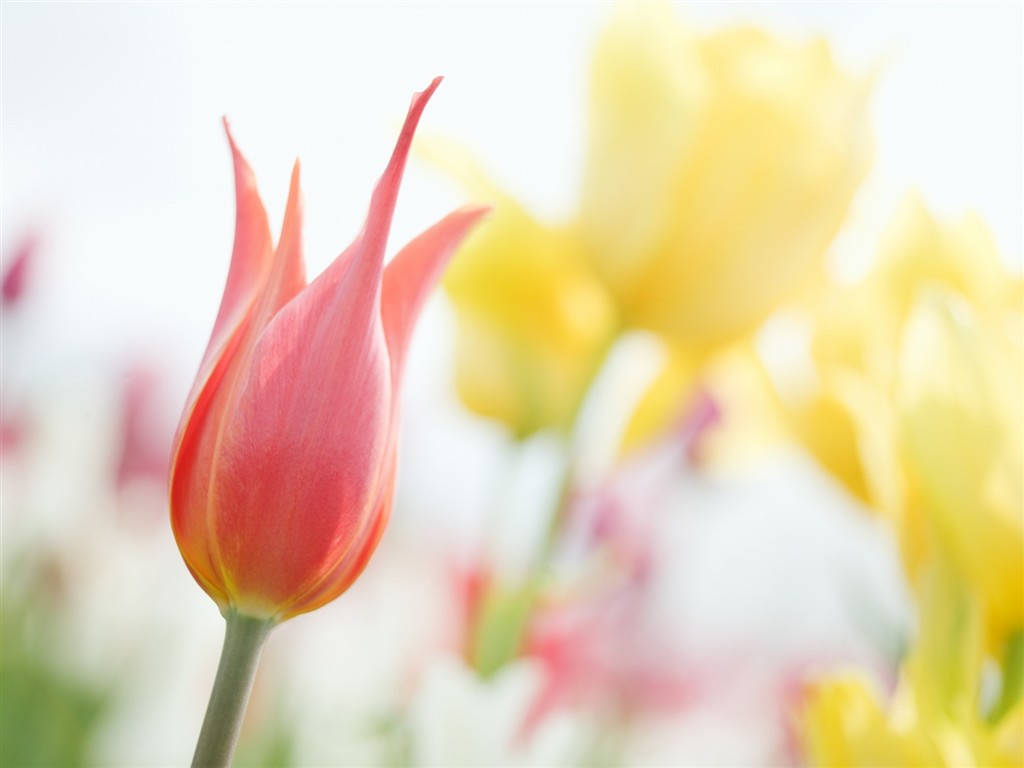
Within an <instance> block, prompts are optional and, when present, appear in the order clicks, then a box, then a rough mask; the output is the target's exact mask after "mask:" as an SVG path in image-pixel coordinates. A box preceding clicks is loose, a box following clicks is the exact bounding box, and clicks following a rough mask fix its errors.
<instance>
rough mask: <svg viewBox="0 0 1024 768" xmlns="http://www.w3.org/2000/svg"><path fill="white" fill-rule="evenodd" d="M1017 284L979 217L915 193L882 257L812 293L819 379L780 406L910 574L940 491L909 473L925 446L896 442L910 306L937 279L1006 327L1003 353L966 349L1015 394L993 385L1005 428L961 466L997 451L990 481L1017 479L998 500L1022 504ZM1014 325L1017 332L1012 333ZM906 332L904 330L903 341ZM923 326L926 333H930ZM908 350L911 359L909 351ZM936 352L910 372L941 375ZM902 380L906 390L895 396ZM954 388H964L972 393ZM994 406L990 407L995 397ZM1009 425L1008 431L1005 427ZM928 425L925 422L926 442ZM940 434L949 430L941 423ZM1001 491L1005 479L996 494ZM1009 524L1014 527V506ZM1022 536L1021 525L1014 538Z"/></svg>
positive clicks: (984, 317) (921, 553) (913, 353)
mask: <svg viewBox="0 0 1024 768" xmlns="http://www.w3.org/2000/svg"><path fill="white" fill-rule="evenodd" d="M1019 285H1020V283H1019V280H1018V279H1017V278H1014V277H1013V276H1011V275H1010V274H1009V273H1008V271H1007V270H1006V268H1005V267H1004V266H1003V265H1002V263H1001V262H1000V259H999V255H998V253H997V250H996V248H995V244H994V241H993V239H992V236H991V234H990V232H989V230H988V229H987V228H986V227H985V225H984V223H983V222H981V220H980V219H978V218H977V217H976V216H973V215H968V216H965V217H963V218H962V219H961V220H959V221H957V222H954V223H948V224H947V223H943V222H939V221H937V220H936V219H935V218H934V217H932V215H931V214H930V213H929V212H928V211H927V209H926V208H925V207H924V205H923V204H922V203H921V202H920V200H919V199H918V198H917V197H916V196H911V197H910V198H908V200H907V202H906V203H905V204H904V206H903V207H902V209H901V211H900V212H899V213H898V215H897V216H896V218H895V219H894V221H893V223H892V225H891V226H890V228H889V230H888V232H887V235H886V237H885V240H884V242H883V245H882V247H881V249H880V254H879V259H878V261H877V262H876V264H875V265H874V267H873V268H872V270H871V272H870V273H869V274H868V275H867V277H866V278H865V279H864V280H863V281H862V282H861V283H859V284H857V285H855V286H852V287H845V288H835V289H833V290H831V291H829V292H828V293H827V294H826V295H824V296H823V297H822V298H821V299H820V301H819V307H818V311H817V314H816V317H815V320H814V322H815V327H814V332H813V338H812V342H811V358H812V361H813V366H814V372H815V376H816V382H814V384H815V386H814V387H812V391H811V393H810V395H802V396H798V397H796V398H793V397H788V396H787V393H785V392H782V393H780V394H781V397H780V400H781V402H782V404H783V409H784V410H785V412H786V413H787V415H788V418H789V421H790V424H791V426H792V428H793V431H794V433H795V434H796V436H797V437H798V439H800V440H801V441H802V442H803V444H804V445H805V447H807V449H808V450H809V451H810V452H811V453H812V454H813V455H814V456H815V457H816V458H818V460H819V462H820V463H821V465H822V466H823V467H824V468H825V469H826V470H827V471H829V472H830V473H832V474H833V476H835V477H836V478H837V479H838V480H839V481H840V482H842V483H843V484H844V485H845V486H846V487H847V488H848V489H849V490H850V491H851V492H852V493H853V494H854V495H855V496H856V497H858V498H860V499H861V500H862V501H863V502H864V503H865V504H866V505H867V506H868V507H870V508H873V509H876V510H878V511H880V512H881V513H882V514H883V515H885V516H886V517H888V518H889V520H890V522H891V523H892V525H893V527H894V529H895V530H896V532H897V535H898V537H899V541H900V546H901V550H902V552H903V555H904V561H905V564H906V567H907V571H908V575H909V576H910V577H911V578H912V579H914V578H915V574H916V572H917V570H918V569H919V567H920V565H921V563H922V561H923V559H924V557H925V553H926V550H927V549H928V546H929V544H928V542H927V531H928V529H929V526H931V525H933V524H934V523H935V522H936V520H933V519H932V518H933V516H934V514H935V512H936V510H937V509H939V508H941V505H940V506H939V507H937V506H936V503H935V498H934V497H935V495H936V494H935V493H934V492H932V491H930V490H929V486H928V485H927V483H922V482H920V479H921V478H920V477H917V476H918V475H920V472H919V471H918V469H919V468H915V467H917V465H919V464H920V463H921V459H922V457H921V456H920V455H917V456H915V455H913V452H908V451H905V450H902V443H901V435H902V434H903V433H904V431H905V427H906V425H907V418H908V417H907V415H906V413H905V410H906V406H907V405H908V402H907V401H908V399H909V395H908V393H907V392H906V391H905V390H907V387H910V386H911V385H912V384H913V382H914V379H913V378H912V377H911V378H908V376H909V374H910V373H911V370H912V369H913V366H915V365H922V366H923V365H924V359H923V355H924V353H923V352H922V351H921V343H922V342H921V336H922V332H921V331H914V332H913V333H911V330H912V328H913V327H920V326H921V325H922V324H923V323H924V321H923V320H922V319H920V317H918V319H917V320H915V322H914V323H911V322H910V319H911V318H912V317H914V316H919V315H920V314H921V312H922V311H923V310H921V303H922V297H924V296H926V295H928V294H929V293H931V294H935V292H936V291H939V292H944V293H945V294H947V295H949V296H950V297H955V302H954V303H956V304H958V305H959V306H960V312H959V313H958V314H959V315H960V316H964V317H966V316H970V317H972V318H976V320H974V321H972V322H974V323H981V324H982V325H983V326H984V327H985V328H988V329H990V331H989V332H987V335H988V336H992V335H993V334H995V335H1001V336H1002V337H1003V341H1002V342H1000V343H1001V344H1002V345H1003V346H1004V347H1005V348H1004V350H1003V353H1002V359H1001V361H1000V355H998V354H995V353H991V352H985V353H984V358H985V359H984V360H980V359H979V360H975V361H973V362H974V364H975V366H976V367H977V366H981V367H982V368H983V369H984V372H981V371H980V370H976V371H975V372H974V374H972V375H974V376H975V378H976V379H977V378H978V377H981V378H982V379H984V380H985V381H986V382H988V380H989V379H995V380H998V382H999V383H998V384H996V383H995V382H994V381H993V382H989V383H986V384H984V387H988V388H991V387H996V388H997V389H998V391H1000V392H1007V393H1013V392H1016V396H1014V395H1013V394H1004V395H1001V397H1002V400H1001V401H1000V402H1003V401H1007V403H1004V404H1003V405H1000V406H998V407H1000V408H1005V409H1007V410H1005V413H1004V414H1003V417H1004V418H1003V423H1002V425H1001V426H1000V427H999V429H1000V430H1001V432H1000V434H1001V435H1002V437H1000V439H999V440H996V441H993V440H989V441H988V442H987V443H986V444H985V445H984V446H982V445H979V446H978V447H976V448H975V447H973V443H972V448H971V449H970V451H971V456H972V458H971V459H969V460H967V461H966V464H965V466H966V465H970V464H971V463H972V462H982V463H984V462H986V461H988V457H989V456H990V455H996V454H998V456H999V459H998V463H999V465H1000V466H1002V467H1004V469H1001V470H1000V472H1002V473H1003V474H1001V475H999V477H1000V478H1002V479H1001V480H999V481H996V480H993V482H998V483H999V484H1000V487H1003V488H1007V487H1016V489H1017V499H1016V501H1012V502H1010V501H1008V502H1006V503H1004V508H1006V504H1009V505H1010V507H1011V508H1012V506H1013V504H1016V508H1017V510H1018V514H1019V510H1020V492H1021V485H1022V482H1024V481H1022V478H1021V459H1020V455H1021V454H1020V448H1019V445H1020V438H1019V429H1020V421H1021V419H1020V415H1019V414H1020V409H1019V404H1020V392H1021V388H1020V383H1019V382H1020V372H1019V367H1020V365H1019V364H1020V351H1019V350H1020V329H1021V321H1020V312H1021V308H1020V307H1021V303H1020V291H1019ZM933 303H934V302H933ZM1014 318H1016V320H1014ZM932 325H934V324H932ZM932 325H929V327H932ZM1014 326H1016V329H1017V330H1016V341H1013V339H1012V338H1011V337H1012V336H1013V335H1014V334H1013V332H1012V331H1013V328H1014ZM997 331H998V333H997ZM905 337H907V338H908V341H907V342H906V343H904V344H902V345H901V339H904V338H905ZM930 337H931V338H932V339H933V341H934V339H935V334H934V333H933V334H931V335H930ZM935 343H938V342H935ZM994 343H995V342H994V341H988V342H985V344H984V345H982V346H985V347H990V346H991V345H992V344H994ZM1006 345H1009V346H1006ZM941 348H943V349H944V348H945V347H941ZM979 349H980V348H979ZM1015 350H1016V351H1015ZM948 351H949V350H947V352H948ZM949 354H952V352H949ZM963 354H964V355H967V354H968V353H967V352H963ZM972 354H974V353H972ZM977 354H982V353H981V352H980V351H978V352H977ZM908 355H909V356H910V358H911V359H912V361H913V362H908ZM1013 361H1016V363H1014V362H1013ZM933 362H934V364H935V365H937V366H940V369H939V370H936V371H932V372H931V373H927V372H925V370H923V369H922V370H920V371H919V373H918V374H917V375H918V380H919V381H921V382H924V381H932V382H933V383H935V384H936V386H938V384H937V377H941V376H942V375H943V372H942V369H941V367H944V366H947V365H949V364H950V362H949V360H948V359H944V358H943V356H942V355H941V354H940V355H939V356H938V357H937V358H936V359H935V360H934V361H933ZM960 362H965V360H961V361H960ZM964 375H965V374H960V375H959V377H958V378H957V379H956V381H960V380H962V379H963V377H964ZM1015 382H1016V383H1015ZM957 386H959V387H960V390H965V388H966V387H967V384H966V383H965V384H963V386H960V385H958V384H956V383H951V384H950V387H957ZM978 386H982V385H981V384H979V385H978ZM1014 387H1016V389H1014ZM898 388H902V390H903V394H902V395H900V396H898V393H897V389H898ZM950 391H952V390H950ZM961 394H963V396H964V397H967V396H968V394H969V393H966V392H962V393H961ZM957 396H960V395H959V394H958V395H957ZM979 396H980V395H979V393H977V392H975V393H970V397H971V398H973V399H975V400H976V399H977V398H978V397H979ZM1012 402H1016V404H1017V406H1016V407H1017V411H1016V413H1017V414H1018V415H1017V416H1016V419H1014V417H1013V409H1012V406H1011V405H1010V404H1008V403H1012ZM964 407H969V406H967V405H966V404H965V406H964ZM993 407H996V406H995V404H994V403H993ZM918 421H920V420H919V419H918ZM988 423H993V424H994V423H995V418H994V417H993V418H989V419H988ZM943 424H944V422H937V423H936V424H935V427H934V429H937V430H939V429H946V428H947V427H946V426H943ZM954 428H955V429H960V428H961V427H960V426H954V425H949V426H948V429H954ZM964 429H966V427H964ZM979 429H980V427H979ZM1014 430H1016V431H1017V436H1016V437H1013V436H1012V434H1011V433H1012V432H1013V431H1014ZM936 434H937V433H935V432H934V431H933V432H932V434H931V435H930V436H929V438H925V442H926V443H927V440H928V439H930V438H932V437H935V436H936ZM947 439H950V438H949V436H948V435H947ZM965 439H972V440H973V439H979V440H980V439H981V435H980V434H979V433H978V431H977V430H975V432H973V433H971V434H967V433H963V434H961V437H960V438H959V439H958V440H954V443H953V444H954V445H956V448H955V449H953V450H964V446H965V443H964V440H965ZM918 442H920V441H918ZM997 446H999V447H997ZM1014 446H1016V447H1014ZM935 450H938V447H937V446H936V447H935ZM1015 457H1016V458H1015ZM947 458H948V457H947ZM1014 464H1015V466H1016V467H1017V470H1016V477H1015V478H1014V477H1013V476H1012V475H1013V473H1012V472H1010V470H1009V467H1011V466H1014ZM932 466H933V469H934V465H932ZM964 471H965V472H966V471H968V470H967V469H964ZM978 471H980V470H978ZM939 474H942V473H941V472H940V473H939ZM912 479H914V480H915V481H914V482H912ZM1014 483H1016V486H1014ZM991 492H994V491H989V490H986V493H991ZM1008 493H1009V491H1005V492H1004V496H1005V495H1006V494H1008ZM942 503H943V504H944V505H948V504H952V503H956V504H959V505H962V506H961V509H964V510H967V509H969V508H973V506H977V505H979V504H981V503H982V499H981V497H980V496H978V497H977V499H976V500H975V501H974V502H972V503H971V505H967V506H963V505H965V504H967V500H966V499H965V498H964V497H963V496H961V497H959V498H957V499H956V500H955V501H954V500H953V499H952V498H951V497H949V498H946V499H945V500H944V501H943V502H942ZM972 505H973V506H972ZM1003 518H1010V519H1012V515H1006V514H1003V513H1000V515H998V516H996V517H995V518H994V519H997V520H999V519H1003ZM1015 525H1017V526H1018V528H1017V530H1018V531H1019V530H1020V528H1019V525H1020V523H1019V518H1018V522H1017V523H1015ZM1020 536H1021V534H1020V533H1018V539H1020ZM1005 546H1006V545H1005V544H1004V547H1005ZM1022 546H1024V543H1022ZM1018 562H1019V561H1018ZM1002 573H1004V574H1005V573H1008V571H1005V570H1004V571H1002ZM1017 573H1018V574H1020V573H1022V571H1020V570H1018V571H1017ZM1020 580H1021V579H1020V577H1018V578H1017V579H1016V581H1017V582H1018V583H1019V582H1020Z"/></svg>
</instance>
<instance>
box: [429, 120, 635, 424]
mask: <svg viewBox="0 0 1024 768" xmlns="http://www.w3.org/2000/svg"><path fill="white" fill-rule="evenodd" d="M419 153H420V155H421V156H423V157H425V158H426V159H427V160H429V161H431V162H433V163H434V164H436V165H438V166H439V167H441V168H443V169H445V170H446V171H447V172H448V173H450V174H451V175H453V176H454V177H455V178H456V179H457V180H459V181H460V182H461V183H462V185H463V186H464V187H465V188H466V190H467V191H468V192H469V194H470V195H472V196H473V197H474V198H475V199H477V200H480V201H487V202H488V203H490V204H491V205H493V206H494V210H493V212H492V214H491V215H490V216H489V217H488V220H487V226H485V227H481V228H479V229H478V230H477V231H476V232H474V233H473V235H472V236H471V237H468V238H466V240H465V241H464V244H463V246H462V248H461V249H460V250H459V252H458V253H457V254H456V256H455V258H454V259H453V260H452V262H451V265H450V266H449V267H448V271H447V273H446V274H445V277H444V281H443V285H444V288H445V291H446V292H447V293H448V296H449V297H450V298H451V300H452V303H453V304H454V306H455V310H456V314H457V319H458V326H457V348H456V361H455V380H456V381H455V383H456V388H457V390H458V394H459V397H460V399H461V400H462V401H463V403H464V404H465V405H466V406H467V407H468V408H469V409H470V410H472V411H473V412H475V413H478V414H480V415H481V416H486V417H488V418H492V419H495V420H497V421H499V422H502V423H503V424H505V425H507V426H508V427H509V428H510V429H511V430H512V432H513V434H514V435H515V436H516V437H526V436H528V435H530V434H532V433H534V432H536V431H538V430H542V429H549V428H553V429H557V430H566V429H568V428H569V427H570V426H571V424H572V422H573V419H574V417H575V414H576V410H577V409H578V407H579V405H580V403H581V401H582V399H583V396H584V394H585V393H586V390H587V387H588V386H589V384H590V380H591V379H592V378H593V376H594V375H595V373H596V370H597V368H598V366H599V365H600V363H601V360H602V359H603V357H604V354H605V353H606V352H607V350H608V347H609V346H610V345H611V343H612V341H613V340H614V338H615V335H616V332H617V330H618V320H617V316H616V312H615V307H614V303H613V302H612V299H611V297H610V296H609V295H608V293H607V292H606V291H605V289H604V287H603V286H602V285H601V283H600V281H598V279H597V278H596V276H595V275H594V274H593V273H592V272H591V270H590V269H589V267H588V266H587V265H586V263H585V261H584V259H583V256H582V245H581V243H580V239H579V236H578V232H577V230H576V229H575V228H574V227H571V226H550V225H547V224H544V223H542V222H540V221H538V220H537V219H536V218H535V217H533V216H532V215H531V214H530V213H529V212H528V211H527V210H526V209H525V208H524V207H523V206H521V205H520V204H519V203H517V202H516V201H515V200H514V199H512V198H511V197H509V196H508V195H506V194H504V193H503V192H502V191H501V190H500V189H498V188H497V186H495V185H494V184H493V183H492V182H491V181H490V179H488V178H487V176H486V175H485V174H484V173H483V171H482V170H481V169H480V168H479V167H478V165H477V164H476V162H475V161H474V160H473V158H472V157H471V156H470V155H469V154H468V153H466V152H465V151H464V150H462V149H460V148H459V147H457V146H455V145H453V144H451V143H449V142H445V141H442V140H439V139H433V140H430V141H427V142H424V143H423V144H421V145H420V147H419Z"/></svg>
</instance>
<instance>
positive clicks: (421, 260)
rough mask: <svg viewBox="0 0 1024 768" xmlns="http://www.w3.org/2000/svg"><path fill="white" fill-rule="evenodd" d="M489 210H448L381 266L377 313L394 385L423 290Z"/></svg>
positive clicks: (419, 307)
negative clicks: (384, 338)
mask: <svg viewBox="0 0 1024 768" xmlns="http://www.w3.org/2000/svg"><path fill="white" fill-rule="evenodd" d="M489 210H490V209H489V208H486V207H483V206H467V207H465V208H462V209H461V210H458V211H455V212H454V213H450V214H448V215H447V216H446V217H444V218H443V219H442V220H441V221H439V222H438V223H437V224H435V225H434V226H432V227H431V228H430V229H428V230H427V231H425V232H423V233H422V234H420V235H419V236H418V237H416V239H414V240H413V241H412V242H410V243H409V244H408V245H407V246H405V248H403V249H402V250H401V251H399V252H398V254H397V255H396V256H395V257H394V258H393V259H392V260H391V262H390V263H389V264H388V265H387V268H386V269H385V270H384V289H383V295H382V300H381V316H382V318H383V321H384V335H385V337H386V338H387V343H388V354H389V355H390V357H391V377H392V380H393V381H394V382H395V383H396V385H397V384H398V383H399V382H401V380H402V370H403V368H404V363H405V353H406V349H407V348H408V345H409V337H410V336H411V335H412V331H413V328H414V327H415V325H416V318H417V317H418V316H419V313H420V309H421V307H422V306H423V302H424V300H425V299H426V297H427V294H428V293H429V292H430V290H431V289H432V288H433V287H434V286H435V285H436V284H437V281H438V280H439V279H440V278H441V274H442V273H443V272H444V268H445V266H447V264H448V260H449V259H450V258H451V255H452V254H453V253H454V252H455V249H456V248H457V247H458V246H459V243H461V242H462V239H463V238H464V237H465V236H466V234H467V233H468V232H469V230H470V229H471V228H472V227H473V226H474V225H475V224H476V223H477V222H478V221H480V219H481V218H483V216H484V215H486V214H487V212H488V211H489Z"/></svg>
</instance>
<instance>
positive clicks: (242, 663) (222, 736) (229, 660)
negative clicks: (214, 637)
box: [192, 611, 274, 768]
mask: <svg viewBox="0 0 1024 768" xmlns="http://www.w3.org/2000/svg"><path fill="white" fill-rule="evenodd" d="M225 618H226V619H227V631H226V632H225V634H224V649H223V650H222V651H221V654H220V666H218V667H217V678H216V679H215V680H214V682H213V692H212V693H211V694H210V703H209V705H208V706H207V708H206V717H205V719H204V720H203V728H202V730H201V731H200V732H199V743H198V744H196V753H195V756H194V757H193V758H192V768H220V767H222V766H223V767H226V766H228V765H230V764H231V756H232V755H233V754H234V753H235V745H236V744H237V743H238V733H239V731H240V730H241V729H242V718H243V716H244V715H245V707H246V705H247V704H248V703H249V693H250V691H252V683H253V680H255V679H256V668H257V667H258V666H259V662H260V654H261V653H262V652H263V646H264V645H265V644H266V642H267V636H268V635H269V634H270V630H271V629H272V628H273V627H274V621H273V620H271V619H256V618H253V617H251V616H243V615H242V614H240V613H236V612H235V611H228V612H227V615H226V616H225Z"/></svg>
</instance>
